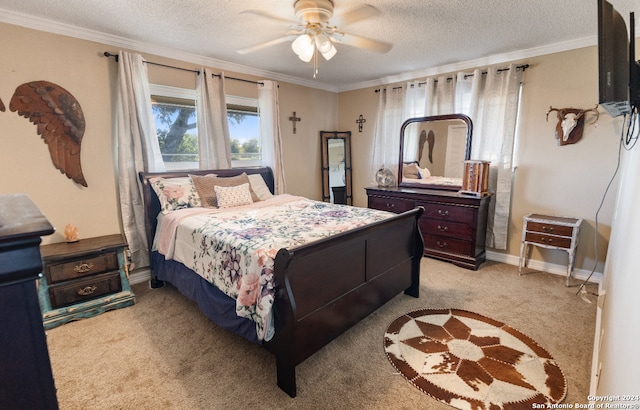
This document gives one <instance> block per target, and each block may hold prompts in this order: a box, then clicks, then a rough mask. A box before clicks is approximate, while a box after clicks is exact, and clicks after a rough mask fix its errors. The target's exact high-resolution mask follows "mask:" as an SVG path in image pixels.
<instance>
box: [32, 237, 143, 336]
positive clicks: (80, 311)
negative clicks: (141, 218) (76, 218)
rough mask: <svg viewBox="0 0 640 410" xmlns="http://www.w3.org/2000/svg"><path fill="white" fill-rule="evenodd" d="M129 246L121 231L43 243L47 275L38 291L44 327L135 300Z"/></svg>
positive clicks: (90, 314)
mask: <svg viewBox="0 0 640 410" xmlns="http://www.w3.org/2000/svg"><path fill="white" fill-rule="evenodd" d="M126 247H127V243H126V242H125V240H124V239H123V237H122V235H120V234H116V235H107V236H100V237H96V238H88V239H82V240H80V241H78V242H74V243H67V242H61V243H55V244H50V245H45V246H43V247H42V257H43V261H44V277H43V278H42V279H41V280H40V287H39V289H38V292H39V295H40V306H41V308H42V319H43V321H44V327H45V328H46V329H50V328H53V327H55V326H58V325H61V324H63V323H66V322H68V321H70V320H75V319H82V318H88V317H93V316H95V315H97V314H100V313H102V312H105V311H107V310H111V309H117V308H121V307H125V306H130V305H132V304H134V303H135V297H134V294H133V292H132V291H131V287H130V286H129V279H128V272H127V267H126V261H125V256H124V252H125V249H126Z"/></svg>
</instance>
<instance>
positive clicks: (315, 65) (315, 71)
mask: <svg viewBox="0 0 640 410" xmlns="http://www.w3.org/2000/svg"><path fill="white" fill-rule="evenodd" d="M317 75H318V49H317V48H316V49H315V50H314V52H313V79H314V80H315V79H316V76H317Z"/></svg>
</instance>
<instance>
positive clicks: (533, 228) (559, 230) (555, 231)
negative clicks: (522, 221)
mask: <svg viewBox="0 0 640 410" xmlns="http://www.w3.org/2000/svg"><path fill="white" fill-rule="evenodd" d="M573 229H574V228H573V226H565V225H554V224H550V223H543V222H532V221H529V222H527V226H526V230H527V231H529V232H540V233H545V234H549V235H558V236H568V237H571V236H572V235H573Z"/></svg>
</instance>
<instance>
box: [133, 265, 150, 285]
mask: <svg viewBox="0 0 640 410" xmlns="http://www.w3.org/2000/svg"><path fill="white" fill-rule="evenodd" d="M150 279H151V271H150V270H149V268H142V269H138V270H136V271H134V272H131V273H129V284H130V285H135V284H138V283H142V282H148V281H149V280H150Z"/></svg>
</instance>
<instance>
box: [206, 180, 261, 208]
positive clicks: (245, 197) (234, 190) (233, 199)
mask: <svg viewBox="0 0 640 410" xmlns="http://www.w3.org/2000/svg"><path fill="white" fill-rule="evenodd" d="M213 189H214V190H215V192H216V199H217V201H218V208H232V207H234V206H240V205H250V204H252V203H253V199H251V190H250V189H249V184H241V185H236V186H230V187H225V186H218V185H216V186H214V187H213Z"/></svg>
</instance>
